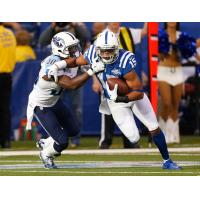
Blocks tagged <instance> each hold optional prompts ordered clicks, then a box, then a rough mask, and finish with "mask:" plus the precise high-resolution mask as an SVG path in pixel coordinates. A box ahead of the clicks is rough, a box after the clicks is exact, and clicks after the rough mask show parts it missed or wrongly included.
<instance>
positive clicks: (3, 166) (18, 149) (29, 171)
mask: <svg viewBox="0 0 200 200" xmlns="http://www.w3.org/2000/svg"><path fill="white" fill-rule="evenodd" d="M97 144H98V140H97V138H86V137H84V138H82V140H81V145H80V147H78V148H77V149H69V150H65V151H64V153H63V155H62V156H61V157H58V158H57V159H56V160H55V163H56V165H57V166H58V169H51V170H49V169H44V168H43V165H42V163H41V161H40V159H39V157H38V154H39V151H37V149H36V147H35V142H33V141H19V142H13V144H12V149H11V150H1V151H0V175H1V176H199V175H200V148H199V147H200V145H199V144H200V137H199V136H195V137H187V136H185V137H182V142H181V144H179V145H177V144H174V145H169V151H170V155H171V158H172V159H173V160H174V161H176V162H177V163H178V164H180V165H181V166H182V167H183V170H180V171H168V170H163V169H162V158H161V156H160V154H159V152H158V150H157V149H156V148H155V146H153V147H152V148H147V145H148V144H147V138H146V137H143V138H142V139H141V148H140V149H131V150H130V149H128V150H125V149H122V144H121V138H118V137H117V138H115V140H114V143H113V145H112V148H111V149H110V150H99V149H98V145H97Z"/></svg>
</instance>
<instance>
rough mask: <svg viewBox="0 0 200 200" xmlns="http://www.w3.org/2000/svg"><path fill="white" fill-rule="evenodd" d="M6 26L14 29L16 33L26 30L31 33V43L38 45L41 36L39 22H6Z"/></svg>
mask: <svg viewBox="0 0 200 200" xmlns="http://www.w3.org/2000/svg"><path fill="white" fill-rule="evenodd" d="M3 24H4V25H5V27H8V28H10V29H12V31H13V32H14V33H15V34H16V33H17V32H18V31H22V30H26V31H28V32H29V34H30V45H31V46H32V47H36V45H37V42H38V37H39V26H40V23H38V22H4V23H3Z"/></svg>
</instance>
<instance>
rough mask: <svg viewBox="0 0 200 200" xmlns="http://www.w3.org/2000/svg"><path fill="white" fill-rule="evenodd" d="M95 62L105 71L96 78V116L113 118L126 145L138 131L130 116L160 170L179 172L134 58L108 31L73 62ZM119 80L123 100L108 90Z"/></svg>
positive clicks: (116, 87) (115, 91)
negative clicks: (148, 139) (145, 135)
mask: <svg viewBox="0 0 200 200" xmlns="http://www.w3.org/2000/svg"><path fill="white" fill-rule="evenodd" d="M97 58H98V59H99V60H100V61H102V62H103V63H104V64H105V70H104V71H103V72H100V73H97V74H96V76H97V78H98V79H99V81H100V82H101V85H102V88H103V90H104V97H105V100H104V101H103V102H102V103H101V105H100V112H102V113H104V114H112V115H113V118H114V120H115V122H116V124H117V125H118V127H119V128H120V130H121V131H122V132H123V134H124V135H125V136H126V137H127V138H128V139H129V141H130V142H132V143H136V142H138V141H139V139H140V136H139V131H138V128H137V126H136V123H135V120H134V116H133V113H134V114H135V115H136V116H137V118H138V119H139V120H140V121H141V122H142V123H143V124H144V125H145V126H146V127H147V128H148V130H149V132H150V134H151V136H152V139H153V141H154V143H155V145H156V146H157V147H158V149H159V151H160V153H161V155H162V158H163V169H169V170H179V169H181V167H179V166H178V165H177V164H176V163H174V162H173V161H172V160H171V159H170V157H169V153H168V149H167V145H166V141H165V137H164V134H163V132H162V131H161V130H160V128H159V125H158V122H157V119H156V116H155V113H154V111H153V108H152V106H151V103H150V101H149V99H148V97H147V96H146V94H145V93H144V92H143V91H142V84H141V82H140V80H139V78H138V76H137V74H136V72H135V70H134V68H135V67H137V63H136V60H135V55H134V54H133V53H131V52H129V51H126V50H124V49H119V41H118V39H117V37H116V36H115V34H114V33H112V32H111V31H108V30H106V31H104V32H102V33H101V34H100V35H99V36H98V38H97V41H96V44H95V46H94V45H91V46H90V47H89V49H88V50H87V51H86V52H85V54H84V55H81V56H80V57H79V58H77V59H76V63H77V64H79V65H84V64H87V63H93V61H95V60H96V59H97ZM113 77H116V78H120V79H122V80H124V81H126V83H127V85H128V86H129V88H130V92H129V93H128V94H126V95H125V96H118V95H117V89H118V85H115V87H114V89H113V90H110V89H109V86H108V84H107V79H108V78H113Z"/></svg>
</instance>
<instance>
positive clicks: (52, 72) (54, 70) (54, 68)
mask: <svg viewBox="0 0 200 200" xmlns="http://www.w3.org/2000/svg"><path fill="white" fill-rule="evenodd" d="M66 67H67V63H66V61H65V60H61V61H57V62H55V63H54V64H53V65H51V66H49V67H48V69H49V71H48V74H47V75H48V78H51V76H53V77H54V80H55V82H56V83H57V82H58V71H59V70H62V69H64V68H66Z"/></svg>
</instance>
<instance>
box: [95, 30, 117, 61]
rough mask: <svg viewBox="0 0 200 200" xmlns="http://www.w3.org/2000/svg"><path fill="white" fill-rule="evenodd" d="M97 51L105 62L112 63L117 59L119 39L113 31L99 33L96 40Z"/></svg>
mask: <svg viewBox="0 0 200 200" xmlns="http://www.w3.org/2000/svg"><path fill="white" fill-rule="evenodd" d="M96 53H97V56H98V57H99V58H100V60H102V62H103V63H105V64H111V63H113V62H115V61H116V60H117V58H118V56H119V40H118V38H117V37H116V35H115V34H114V33H113V32H111V31H109V30H105V31H103V32H102V33H100V34H99V36H98V37H97V40H96Z"/></svg>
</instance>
